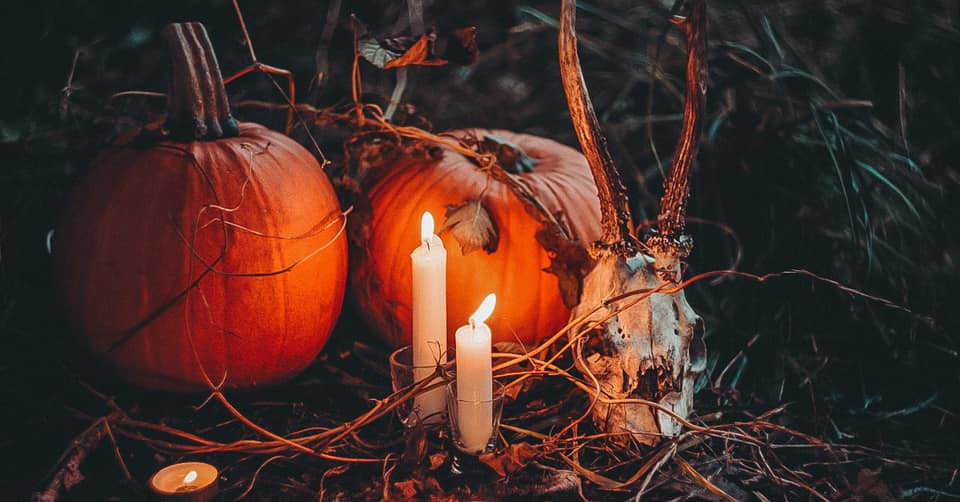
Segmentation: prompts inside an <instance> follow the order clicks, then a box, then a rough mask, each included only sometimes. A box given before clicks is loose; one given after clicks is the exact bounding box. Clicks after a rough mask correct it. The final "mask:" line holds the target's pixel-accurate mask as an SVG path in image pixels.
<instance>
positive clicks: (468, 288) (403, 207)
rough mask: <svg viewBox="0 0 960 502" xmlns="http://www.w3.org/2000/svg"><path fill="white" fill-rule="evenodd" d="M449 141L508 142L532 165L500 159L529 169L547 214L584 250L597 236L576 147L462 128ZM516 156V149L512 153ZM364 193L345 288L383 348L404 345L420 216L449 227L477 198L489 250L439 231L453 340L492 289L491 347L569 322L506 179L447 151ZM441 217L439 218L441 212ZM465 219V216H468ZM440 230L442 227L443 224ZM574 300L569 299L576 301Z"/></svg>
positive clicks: (524, 175)
mask: <svg viewBox="0 0 960 502" xmlns="http://www.w3.org/2000/svg"><path fill="white" fill-rule="evenodd" d="M449 134H450V135H452V136H454V137H456V138H460V139H463V138H474V139H482V138H496V141H497V142H498V143H499V144H501V145H512V146H514V147H516V148H517V149H519V150H520V151H522V153H523V154H525V157H526V158H529V159H532V160H533V162H526V161H525V162H519V163H517V162H514V161H510V162H502V161H501V162H500V165H502V166H503V167H504V168H505V169H507V170H508V171H509V170H510V169H511V168H510V166H512V165H526V166H528V167H529V166H531V165H532V164H535V165H532V168H531V169H530V170H529V171H528V172H521V171H515V172H514V173H513V174H514V175H515V176H516V177H517V178H518V179H519V180H520V181H521V182H522V183H524V184H525V185H526V186H527V187H529V190H530V192H532V193H533V194H534V195H535V196H536V198H537V199H539V201H540V202H541V203H542V205H543V206H544V207H545V208H546V209H547V210H548V211H549V212H550V213H553V214H557V213H562V218H561V220H562V222H563V224H565V225H566V227H568V230H569V233H570V234H572V237H574V238H576V239H577V240H579V241H580V243H582V244H587V245H589V244H591V243H593V242H594V241H596V240H597V239H598V238H599V236H600V205H599V200H598V198H597V189H596V186H595V185H594V182H593V177H592V176H591V174H590V169H589V168H588V166H587V162H586V159H584V157H583V155H581V154H580V153H579V152H578V151H576V150H574V149H573V148H570V147H568V146H565V145H562V144H560V143H557V142H555V141H552V140H549V139H545V138H540V137H536V136H531V135H527V134H517V133H512V132H508V131H500V130H477V129H475V130H462V131H453V132H451V133H449ZM514 153H517V152H514ZM387 169H388V171H387V172H386V173H385V174H384V175H383V176H382V177H381V178H380V179H378V180H377V181H376V183H375V184H374V185H373V186H372V188H371V189H370V190H368V191H367V197H368V200H369V203H370V206H371V210H372V215H371V218H370V219H369V221H368V225H369V226H368V228H366V229H365V231H364V232H362V234H363V235H366V241H365V242H363V243H361V245H360V246H358V249H357V251H358V253H357V254H355V255H354V258H353V260H352V265H353V267H352V275H351V290H352V292H353V295H354V297H355V300H356V302H357V304H358V306H359V308H360V310H361V311H362V312H363V315H364V317H365V318H366V319H367V321H368V322H369V323H370V324H371V325H372V326H373V328H374V329H375V330H376V331H377V333H379V334H380V335H381V336H382V337H383V338H384V339H385V340H386V341H387V342H388V343H390V344H392V345H394V346H400V345H404V344H409V343H411V337H412V335H411V329H412V328H411V304H412V291H411V262H410V252H412V251H413V249H414V248H416V247H417V246H418V245H419V244H420V217H421V215H422V214H423V212H424V211H430V212H431V213H432V214H433V215H435V217H437V219H438V221H441V222H443V221H444V220H446V221H445V224H446V225H447V226H449V224H450V218H451V217H457V218H458V219H460V220H462V219H463V218H459V216H463V215H458V216H455V215H454V214H452V213H448V211H450V210H451V208H456V207H458V206H460V207H461V209H462V210H464V211H474V210H475V205H474V206H462V205H463V204H464V202H466V201H479V202H480V206H481V207H482V211H484V215H485V216H489V219H490V220H491V222H492V226H493V227H494V228H495V231H496V233H497V234H498V239H496V243H495V249H493V247H494V246H490V248H488V249H490V250H492V252H488V251H487V250H474V251H471V252H468V253H466V254H464V253H463V252H461V240H462V239H461V240H458V239H457V238H456V237H455V236H454V235H453V234H454V233H455V232H452V231H450V230H447V231H441V232H439V235H440V237H441V239H442V240H443V243H444V247H445V248H446V249H447V328H448V333H447V335H448V338H449V342H450V343H454V340H453V336H452V335H453V333H454V331H455V330H456V328H457V326H461V325H463V324H464V323H466V322H467V319H468V317H469V316H470V314H472V313H473V311H474V310H476V308H477V307H478V306H479V305H480V302H481V301H482V300H483V298H484V297H485V296H486V295H487V294H489V293H496V295H497V307H496V309H495V311H494V313H493V316H491V317H490V319H489V320H488V321H487V324H489V325H490V327H491V330H492V331H493V341H494V342H497V341H521V342H523V343H525V344H531V343H534V342H536V341H537V340H539V339H541V338H543V337H545V336H549V335H551V334H553V333H555V332H556V331H557V330H558V329H560V328H561V327H563V326H564V325H565V324H566V323H567V321H568V320H569V315H570V311H569V309H568V308H567V306H566V305H565V304H564V301H563V299H562V298H561V291H560V284H559V282H558V277H557V276H556V275H554V274H552V273H550V272H547V271H545V269H546V268H548V267H550V266H551V254H550V253H548V251H546V250H545V249H544V247H543V246H541V244H540V243H539V242H538V240H537V232H538V231H539V230H541V229H542V228H543V224H542V223H541V221H540V219H539V218H538V217H535V216H534V214H535V213H533V214H532V213H531V211H530V207H529V206H528V205H526V203H525V202H524V201H523V200H522V199H521V198H520V197H519V196H518V195H517V193H515V191H514V189H513V188H512V187H511V186H510V184H509V183H506V182H503V181H501V180H500V179H498V177H497V176H492V175H491V173H490V172H489V171H484V170H481V169H480V168H479V167H478V166H477V165H476V164H475V163H473V162H472V161H471V160H469V159H467V158H466V157H464V156H463V155H461V154H459V153H457V152H455V151H453V150H452V149H449V148H444V149H443V156H442V158H441V159H440V160H436V161H425V160H422V159H413V158H403V159H401V160H400V161H398V162H397V163H396V164H394V165H392V166H390V167H389V168H387ZM445 214H446V215H447V217H446V218H444V215H445ZM470 218H472V214H471V215H468V218H467V219H470ZM441 228H443V227H442V226H441ZM574 300H575V299H574Z"/></svg>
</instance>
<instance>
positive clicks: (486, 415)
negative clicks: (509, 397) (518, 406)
mask: <svg viewBox="0 0 960 502" xmlns="http://www.w3.org/2000/svg"><path fill="white" fill-rule="evenodd" d="M446 391H447V417H448V421H449V422H450V440H451V441H452V442H453V445H454V446H456V447H457V449H458V450H460V451H461V452H463V453H466V454H468V455H481V454H483V453H489V452H492V451H493V450H494V449H495V448H496V446H497V438H498V435H499V430H500V416H501V415H503V402H504V400H505V397H506V391H505V388H504V386H503V384H502V383H500V382H498V381H496V380H494V381H493V398H492V399H490V400H480V401H477V400H466V399H458V397H457V381H456V380H454V381H452V382H450V383H449V384H447V388H446Z"/></svg>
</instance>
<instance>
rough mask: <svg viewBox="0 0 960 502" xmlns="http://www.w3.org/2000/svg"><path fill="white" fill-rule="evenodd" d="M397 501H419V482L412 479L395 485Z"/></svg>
mask: <svg viewBox="0 0 960 502" xmlns="http://www.w3.org/2000/svg"><path fill="white" fill-rule="evenodd" d="M391 491H394V492H395V493H394V495H393V496H394V497H396V499H395V500H417V482H416V481H415V480H412V479H407V480H404V481H397V482H395V483H393V490H391Z"/></svg>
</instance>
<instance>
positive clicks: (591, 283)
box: [572, 253, 706, 445]
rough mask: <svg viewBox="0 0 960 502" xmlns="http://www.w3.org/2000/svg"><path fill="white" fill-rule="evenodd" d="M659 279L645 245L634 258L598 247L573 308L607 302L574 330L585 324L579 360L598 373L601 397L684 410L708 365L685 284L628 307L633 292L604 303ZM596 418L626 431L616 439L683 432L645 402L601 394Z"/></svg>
mask: <svg viewBox="0 0 960 502" xmlns="http://www.w3.org/2000/svg"><path fill="white" fill-rule="evenodd" d="M662 284H663V283H662V281H661V279H659V278H658V276H657V274H656V273H655V271H654V260H653V258H651V257H649V256H647V255H645V254H642V253H638V254H636V255H635V256H633V257H631V258H623V257H622V256H620V255H618V254H616V253H601V255H600V256H599V257H598V260H597V263H596V266H595V267H594V269H593V270H592V271H591V272H590V273H589V274H588V275H587V276H586V277H585V279H584V284H583V293H582V295H581V301H580V304H579V305H578V306H577V307H576V309H574V312H573V315H574V317H575V318H577V317H578V316H580V315H581V314H583V313H584V312H587V311H590V310H593V309H594V308H595V307H596V306H597V305H605V306H604V307H602V308H600V310H598V311H597V312H594V313H593V314H592V315H591V316H590V317H589V318H587V319H586V320H585V321H584V322H583V324H581V326H580V328H578V329H577V330H576V331H573V332H572V333H573V336H579V335H578V333H584V331H588V333H586V336H582V337H580V340H582V342H581V343H580V344H579V347H578V351H577V355H578V357H577V366H578V369H580V371H581V372H583V373H584V374H586V375H593V377H595V378H596V380H597V382H598V383H599V387H600V391H601V395H602V396H603V397H604V398H606V399H614V400H616V399H630V398H640V399H644V400H647V401H654V402H656V403H658V404H660V405H661V406H663V407H664V408H667V409H669V410H671V411H673V412H674V413H675V414H677V415H678V416H680V417H684V418H685V417H687V415H688V414H689V412H690V411H691V409H692V404H693V387H694V383H695V382H696V379H697V376H698V375H699V374H700V373H702V372H703V369H704V367H705V366H706V351H705V348H704V344H703V336H702V332H703V329H702V324H703V323H702V321H701V319H700V317H699V316H698V315H697V314H696V313H695V312H694V311H693V309H692V308H690V305H689V304H688V303H687V300H686V297H685V296H684V294H683V291H682V290H681V291H678V292H676V293H672V294H661V293H654V294H653V295H650V296H649V297H648V298H646V299H643V300H641V301H640V302H638V303H635V304H633V305H630V306H629V307H626V308H623V307H624V306H625V305H628V304H630V303H632V300H634V299H635V297H633V296H628V297H626V298H624V299H623V300H621V301H618V302H614V303H610V304H607V303H606V300H607V299H609V298H613V297H617V296H620V295H622V294H624V293H628V292H631V291H642V290H649V289H653V288H657V287H658V286H661V285H662ZM604 319H606V321H605V322H603V320H604ZM593 418H594V421H595V422H596V424H597V426H598V428H600V429H601V430H604V431H607V432H610V433H614V434H617V433H629V434H628V435H620V436H616V438H615V439H616V440H618V441H621V442H624V441H629V440H630V438H631V437H632V438H634V439H636V440H637V441H639V442H641V443H643V444H648V445H653V444H656V443H657V442H658V441H659V440H660V437H661V435H665V436H674V435H676V434H678V433H679V432H680V424H679V423H678V422H677V421H676V420H675V419H673V418H672V417H670V415H668V414H666V413H664V412H662V411H659V410H657V409H656V408H654V407H652V406H649V405H645V404H633V403H631V404H608V403H604V402H603V401H602V400H601V401H598V402H597V404H596V406H595V408H594V411H593Z"/></svg>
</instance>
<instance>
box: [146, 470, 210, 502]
mask: <svg viewBox="0 0 960 502" xmlns="http://www.w3.org/2000/svg"><path fill="white" fill-rule="evenodd" d="M219 475H220V474H219V472H218V471H217V468H216V467H214V466H212V465H210V464H207V463H204V462H183V463H180V464H173V465H169V466H167V467H164V468H163V469H160V470H159V471H157V472H156V473H155V474H154V475H153V476H152V477H151V478H150V483H149V485H150V489H151V490H153V492H154V493H156V494H157V495H160V496H161V497H162V499H163V500H184V501H188V500H189V501H207V500H210V499H212V498H213V497H214V496H215V495H216V494H217V478H218V476H219Z"/></svg>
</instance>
